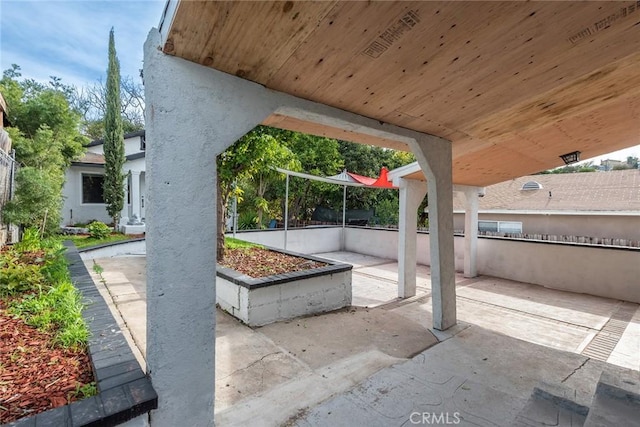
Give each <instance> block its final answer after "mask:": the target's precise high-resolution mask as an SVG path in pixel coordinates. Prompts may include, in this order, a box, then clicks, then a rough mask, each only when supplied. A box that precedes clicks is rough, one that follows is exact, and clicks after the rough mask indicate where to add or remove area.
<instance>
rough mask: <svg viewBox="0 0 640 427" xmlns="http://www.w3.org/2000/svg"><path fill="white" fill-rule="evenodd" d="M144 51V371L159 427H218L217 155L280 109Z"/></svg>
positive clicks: (153, 38)
mask: <svg viewBox="0 0 640 427" xmlns="http://www.w3.org/2000/svg"><path fill="white" fill-rule="evenodd" d="M159 46H160V35H159V34H158V32H157V30H155V29H152V30H151V32H150V33H149V37H148V38H147V41H146V43H145V46H144V86H145V100H146V112H145V123H146V137H147V141H148V142H149V143H148V144H147V150H146V161H147V172H146V173H147V174H148V175H147V179H146V183H147V193H146V196H147V197H146V201H148V204H147V205H146V216H147V219H148V221H147V229H146V242H147V370H148V373H149V375H150V377H151V381H152V383H153V386H154V388H155V390H156V391H157V393H158V409H157V410H155V411H152V413H151V417H150V420H151V424H152V425H153V426H168V427H175V426H180V425H185V424H188V425H192V426H212V425H213V424H214V392H215V363H214V360H215V303H216V298H215V295H216V294H215V277H216V173H217V171H216V155H217V154H219V153H221V152H222V151H224V150H225V149H226V148H227V147H229V146H230V145H231V144H232V143H233V142H235V141H236V140H238V139H239V138H240V137H241V136H242V135H244V134H245V133H247V132H248V131H249V130H251V129H252V128H253V127H255V125H256V124H258V123H260V122H261V121H263V120H264V119H265V117H266V116H267V115H269V114H270V113H271V111H273V110H274V109H275V108H276V107H277V106H276V105H274V102H273V101H272V100H270V98H269V97H268V96H263V95H264V94H265V90H264V88H262V87H261V86H259V85H256V84H253V83H250V82H247V81H245V80H241V79H239V78H237V77H235V76H230V75H228V74H224V73H221V72H219V71H215V70H213V69H211V68H208V67H204V66H201V65H197V64H195V63H191V62H188V61H185V60H182V59H180V58H176V57H173V56H167V55H164V54H163V53H162V52H161V51H160V48H159Z"/></svg>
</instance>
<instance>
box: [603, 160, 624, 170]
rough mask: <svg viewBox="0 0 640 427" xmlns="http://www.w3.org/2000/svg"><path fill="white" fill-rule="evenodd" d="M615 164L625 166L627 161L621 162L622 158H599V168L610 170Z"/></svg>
mask: <svg viewBox="0 0 640 427" xmlns="http://www.w3.org/2000/svg"><path fill="white" fill-rule="evenodd" d="M616 166H618V167H626V166H627V162H623V161H622V160H612V159H607V160H600V169H602V170H604V171H611V170H613V169H614V168H615V167H616Z"/></svg>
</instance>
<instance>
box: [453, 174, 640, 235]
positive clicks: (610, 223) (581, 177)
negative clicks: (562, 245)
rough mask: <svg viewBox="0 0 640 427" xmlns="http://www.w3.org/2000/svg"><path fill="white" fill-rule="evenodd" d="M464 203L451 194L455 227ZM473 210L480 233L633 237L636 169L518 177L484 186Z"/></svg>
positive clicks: (639, 185)
mask: <svg viewBox="0 0 640 427" xmlns="http://www.w3.org/2000/svg"><path fill="white" fill-rule="evenodd" d="M464 204H465V199H464V196H463V195H462V194H459V193H455V196H454V200H453V211H454V229H456V230H463V229H464ZM478 214H479V215H478V216H479V223H478V226H479V229H480V231H500V232H507V233H510V232H515V233H526V234H549V235H558V236H560V235H565V236H586V237H598V238H611V239H631V240H635V241H638V240H640V170H637V169H629V170H619V171H611V172H606V173H605V172H585V173H569V174H548V175H530V176H523V177H521V178H516V179H513V180H511V181H506V182H501V183H499V184H494V185H491V186H488V187H486V191H485V196H484V197H482V198H480V200H479V211H478ZM498 228H499V230H498Z"/></svg>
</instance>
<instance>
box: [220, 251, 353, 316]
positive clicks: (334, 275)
mask: <svg viewBox="0 0 640 427" xmlns="http://www.w3.org/2000/svg"><path fill="white" fill-rule="evenodd" d="M278 252H283V253H287V254H289V255H294V256H299V257H302V258H305V259H309V260H314V261H321V262H324V263H327V264H328V265H326V266H324V267H320V268H314V269H311V270H305V271H297V272H293V273H286V274H278V275H274V276H269V277H262V278H259V279H254V278H251V277H249V276H247V275H244V274H241V273H239V272H237V271H234V270H231V269H229V268H226V267H222V266H220V265H218V267H217V280H216V301H217V303H218V304H219V305H220V308H222V309H223V310H225V311H226V312H228V313H229V314H231V315H232V316H234V317H236V318H237V319H239V320H241V321H242V322H244V323H246V324H247V325H249V326H262V325H266V324H269V323H273V322H277V321H280V320H288V319H293V318H295V317H299V316H306V315H311V314H318V313H325V312H328V311H332V310H337V309H339V308H342V307H346V306H349V305H351V268H352V266H351V265H348V264H343V263H338V262H333V261H329V260H325V259H322V258H318V257H313V256H309V255H302V254H299V253H294V252H286V251H278Z"/></svg>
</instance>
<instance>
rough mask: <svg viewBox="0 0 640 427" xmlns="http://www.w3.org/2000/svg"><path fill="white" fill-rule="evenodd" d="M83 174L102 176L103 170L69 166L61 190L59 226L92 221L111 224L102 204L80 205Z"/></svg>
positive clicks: (100, 168)
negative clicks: (61, 205)
mask: <svg viewBox="0 0 640 427" xmlns="http://www.w3.org/2000/svg"><path fill="white" fill-rule="evenodd" d="M83 173H87V174H92V175H104V168H103V167H102V166H96V167H93V166H71V167H69V168H68V169H67V172H66V174H65V179H66V181H65V184H64V187H63V189H62V195H63V196H64V205H63V207H62V223H61V224H60V225H61V226H65V225H71V224H75V223H79V222H83V223H84V222H87V221H89V220H92V219H95V220H98V221H102V222H106V223H109V222H111V219H110V218H109V214H107V210H106V207H105V204H104V203H91V204H85V203H82V174H83ZM72 211H73V212H72Z"/></svg>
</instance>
